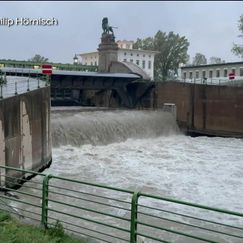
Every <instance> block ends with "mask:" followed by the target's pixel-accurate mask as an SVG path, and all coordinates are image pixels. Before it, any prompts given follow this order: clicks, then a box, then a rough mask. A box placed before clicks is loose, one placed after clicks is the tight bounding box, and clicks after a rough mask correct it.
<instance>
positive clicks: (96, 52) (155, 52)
mask: <svg viewBox="0 0 243 243" xmlns="http://www.w3.org/2000/svg"><path fill="white" fill-rule="evenodd" d="M118 51H130V52H131V51H135V52H140V53H154V54H157V53H159V51H150V50H139V49H127V48H118ZM91 54H92V55H94V54H98V51H94V52H85V53H80V54H78V56H83V55H91Z"/></svg>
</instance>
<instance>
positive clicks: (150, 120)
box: [51, 109, 179, 147]
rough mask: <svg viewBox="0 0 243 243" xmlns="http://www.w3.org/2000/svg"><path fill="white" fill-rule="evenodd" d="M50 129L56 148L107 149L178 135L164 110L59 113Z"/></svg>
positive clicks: (53, 115) (175, 126)
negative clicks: (86, 146)
mask: <svg viewBox="0 0 243 243" xmlns="http://www.w3.org/2000/svg"><path fill="white" fill-rule="evenodd" d="M51 125H52V144H53V146H54V147H58V146H60V145H73V146H81V145H84V144H92V145H106V144H110V143H114V142H123V141H125V140H126V139H128V138H135V139H138V138H151V137H158V136H162V135H164V136H168V135H171V134H177V133H179V128H178V126H177V124H176V121H175V118H174V117H173V115H172V114H171V113H169V112H163V111H161V110H155V111H153V110H143V111H138V110H101V111H98V110H96V111H88V112H87V111H85V110H84V111H74V110H73V111H70V110H68V109H67V110H59V111H56V112H54V113H52V119H51Z"/></svg>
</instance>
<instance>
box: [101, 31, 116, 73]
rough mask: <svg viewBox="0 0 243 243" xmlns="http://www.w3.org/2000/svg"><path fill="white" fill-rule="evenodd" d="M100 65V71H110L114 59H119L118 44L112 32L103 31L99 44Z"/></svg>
mask: <svg viewBox="0 0 243 243" xmlns="http://www.w3.org/2000/svg"><path fill="white" fill-rule="evenodd" d="M98 51H99V66H98V72H109V67H110V64H111V62H112V61H117V60H118V53H117V51H118V45H117V43H116V42H115V37H114V35H112V34H106V33H103V34H102V37H101V43H100V44H99V48H98Z"/></svg>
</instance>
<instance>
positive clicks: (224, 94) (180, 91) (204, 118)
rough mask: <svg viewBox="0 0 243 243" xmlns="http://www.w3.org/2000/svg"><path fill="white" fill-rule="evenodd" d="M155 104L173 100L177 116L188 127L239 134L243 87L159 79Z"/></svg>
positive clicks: (242, 122) (242, 125)
mask: <svg viewBox="0 0 243 243" xmlns="http://www.w3.org/2000/svg"><path fill="white" fill-rule="evenodd" d="M156 96H157V102H156V103H157V105H156V106H157V107H158V108H159V107H162V106H163V103H175V104H176V106H177V120H178V123H179V125H180V126H181V127H182V128H185V129H187V130H188V131H193V132H198V133H203V134H212V135H221V136H236V137H238V136H239V137H243V88H239V87H229V86H213V85H199V84H198V85H193V84H182V83H178V82H166V83H159V84H158V85H157V88H156Z"/></svg>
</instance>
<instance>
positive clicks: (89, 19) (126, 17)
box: [0, 1, 243, 63]
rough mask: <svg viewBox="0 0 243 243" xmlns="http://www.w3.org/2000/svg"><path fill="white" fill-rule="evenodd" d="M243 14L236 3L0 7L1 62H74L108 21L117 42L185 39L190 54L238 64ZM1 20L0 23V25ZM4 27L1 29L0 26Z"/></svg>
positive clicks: (26, 4)
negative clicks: (30, 22) (37, 22)
mask: <svg viewBox="0 0 243 243" xmlns="http://www.w3.org/2000/svg"><path fill="white" fill-rule="evenodd" d="M242 14H243V2H239V1H235V2H234V1H229V2H227V1H222V2H221V1H211V2H210V1H205V2H203V1H154V2H153V1H107V2H105V1H103V2H102V1H97V2H96V1H87V2H84V1H82V2H81V1H80V2H77V1H73V2H72V1H62V2H58V1H53V2H51V1H46V2H30V1H28V2H21V1H18V2H7V1H6V2H0V36H1V40H0V59H17V60H27V59H29V58H31V57H33V56H34V55H35V54H40V55H42V56H45V57H47V58H49V60H50V61H53V62H62V63H72V62H73V57H74V55H75V53H77V54H78V53H83V52H91V51H96V50H97V48H98V45H99V43H100V38H101V34H102V27H101V22H102V18H103V17H108V19H109V24H110V25H111V26H116V27H118V29H114V32H115V36H116V40H136V39H137V38H146V37H152V36H154V35H155V34H156V32H157V31H158V30H161V31H163V32H167V33H168V32H169V31H173V32H174V33H178V34H179V35H180V36H185V37H186V38H187V39H188V41H189V43H190V46H189V49H188V54H189V55H190V57H191V60H192V58H193V57H194V56H195V54H196V53H198V52H199V53H202V54H204V55H205V56H206V57H207V58H208V59H209V58H210V57H211V56H216V57H221V58H222V59H224V60H225V61H226V62H233V61H240V60H241V59H240V58H238V57H237V56H235V55H234V54H233V53H232V52H231V49H232V46H233V43H237V44H243V38H239V35H240V32H239V29H238V21H239V19H240V16H241V15H242ZM3 18H5V20H6V19H13V20H16V18H29V19H36V18H43V19H45V18H55V19H57V20H58V25H54V26H23V25H18V26H17V25H16V24H14V25H12V26H11V27H8V26H6V25H4V24H3ZM1 20H2V22H1ZM1 23H2V24H1Z"/></svg>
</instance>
